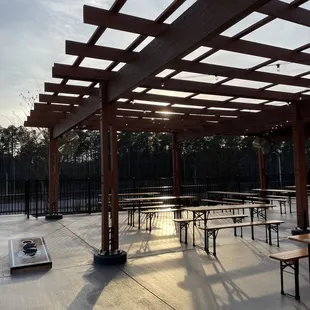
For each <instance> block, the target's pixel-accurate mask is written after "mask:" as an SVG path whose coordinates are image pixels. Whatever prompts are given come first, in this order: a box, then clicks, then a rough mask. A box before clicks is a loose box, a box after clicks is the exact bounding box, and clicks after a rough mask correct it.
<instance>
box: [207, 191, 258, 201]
mask: <svg viewBox="0 0 310 310" xmlns="http://www.w3.org/2000/svg"><path fill="white" fill-rule="evenodd" d="M208 194H216V195H223V196H235V197H239V198H241V200H242V202H244V201H245V200H246V198H248V197H251V196H258V194H255V193H240V192H226V191H208Z"/></svg>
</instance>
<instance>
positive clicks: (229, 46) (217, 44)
mask: <svg viewBox="0 0 310 310" xmlns="http://www.w3.org/2000/svg"><path fill="white" fill-rule="evenodd" d="M203 45H204V46H208V47H212V48H214V49H219V50H220V49H223V50H226V51H231V52H236V53H243V54H248V55H252V56H258V57H264V58H271V59H274V60H282V61H288V62H293V63H298V64H302V65H310V58H309V54H307V53H303V52H298V51H292V50H289V49H285V48H282V47H276V46H271V45H267V44H261V43H256V42H251V41H247V40H243V39H242V40H237V39H234V38H229V37H225V36H222V35H220V36H217V37H215V38H214V39H212V40H205V41H203Z"/></svg>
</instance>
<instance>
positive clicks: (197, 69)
mask: <svg viewBox="0 0 310 310" xmlns="http://www.w3.org/2000/svg"><path fill="white" fill-rule="evenodd" d="M308 59H309V56H308ZM168 67H169V68H170V69H174V70H178V71H189V72H193V73H200V74H208V75H215V76H225V77H228V78H230V79H244V80H253V81H257V82H265V83H273V84H285V85H292V86H300V87H309V79H303V78H296V77H292V76H287V75H283V74H276V73H267V72H260V71H250V70H247V69H238V68H231V67H227V66H219V65H212V64H205V63H197V62H192V61H186V60H177V61H174V62H173V63H172V64H171V65H169V66H168Z"/></svg>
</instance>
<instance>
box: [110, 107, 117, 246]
mask: <svg viewBox="0 0 310 310" xmlns="http://www.w3.org/2000/svg"><path fill="white" fill-rule="evenodd" d="M110 108H111V113H110V115H111V121H112V122H111V123H112V125H111V126H110V150H111V152H110V154H111V169H110V175H111V184H110V186H111V200H112V210H111V212H112V228H113V229H112V243H111V250H112V251H115V250H117V249H118V248H119V242H118V233H119V228H118V155H117V130H116V126H115V121H116V105H115V104H114V105H113V106H110Z"/></svg>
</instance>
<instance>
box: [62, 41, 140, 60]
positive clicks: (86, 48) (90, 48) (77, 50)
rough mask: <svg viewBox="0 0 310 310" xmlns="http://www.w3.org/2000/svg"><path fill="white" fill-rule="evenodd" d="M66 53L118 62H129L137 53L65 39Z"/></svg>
mask: <svg viewBox="0 0 310 310" xmlns="http://www.w3.org/2000/svg"><path fill="white" fill-rule="evenodd" d="M66 54H68V55H76V56H83V57H89V58H96V59H104V60H112V61H120V62H130V61H132V60H134V59H135V58H136V57H137V55H138V53H135V52H129V51H126V50H121V49H117V48H111V47H106V46H96V45H89V44H85V43H80V42H74V41H66Z"/></svg>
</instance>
